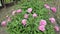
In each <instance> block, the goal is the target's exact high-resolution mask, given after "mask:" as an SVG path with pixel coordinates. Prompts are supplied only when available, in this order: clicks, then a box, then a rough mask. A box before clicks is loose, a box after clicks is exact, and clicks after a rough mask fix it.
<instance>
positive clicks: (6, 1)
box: [4, 0, 13, 3]
mask: <svg viewBox="0 0 60 34" xmlns="http://www.w3.org/2000/svg"><path fill="white" fill-rule="evenodd" d="M4 2H5V3H10V2H13V0H4Z"/></svg>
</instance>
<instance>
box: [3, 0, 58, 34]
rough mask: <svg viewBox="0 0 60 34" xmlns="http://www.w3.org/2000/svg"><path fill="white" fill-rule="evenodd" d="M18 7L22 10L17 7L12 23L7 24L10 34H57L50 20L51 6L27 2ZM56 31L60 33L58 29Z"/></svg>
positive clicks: (32, 1)
mask: <svg viewBox="0 0 60 34" xmlns="http://www.w3.org/2000/svg"><path fill="white" fill-rule="evenodd" d="M17 6H19V7H20V9H18V8H17V7H16V10H15V11H12V17H10V18H11V21H9V22H8V24H7V31H8V32H9V34H55V30H54V26H53V24H52V23H51V22H50V21H51V20H50V19H49V18H50V15H49V12H51V11H50V10H49V9H50V6H48V5H45V3H44V2H43V1H40V0H25V1H24V2H23V1H22V2H21V4H18V5H17ZM52 9H53V8H52ZM55 12H56V11H55ZM49 20H50V21H49ZM3 23H5V22H3ZM55 29H57V30H58V31H59V29H58V28H56V27H55Z"/></svg>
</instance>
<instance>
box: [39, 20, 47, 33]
mask: <svg viewBox="0 0 60 34" xmlns="http://www.w3.org/2000/svg"><path fill="white" fill-rule="evenodd" d="M46 24H47V22H46V21H45V20H41V21H40V23H39V27H38V29H39V30H41V31H43V32H44V31H45V25H46Z"/></svg>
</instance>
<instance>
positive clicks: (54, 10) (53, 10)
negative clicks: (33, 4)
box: [44, 4, 56, 13]
mask: <svg viewBox="0 0 60 34" xmlns="http://www.w3.org/2000/svg"><path fill="white" fill-rule="evenodd" d="M44 6H45V7H46V8H47V9H51V10H52V12H53V13H56V8H55V7H50V6H49V5H48V4H44Z"/></svg>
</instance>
